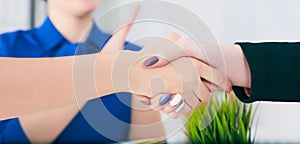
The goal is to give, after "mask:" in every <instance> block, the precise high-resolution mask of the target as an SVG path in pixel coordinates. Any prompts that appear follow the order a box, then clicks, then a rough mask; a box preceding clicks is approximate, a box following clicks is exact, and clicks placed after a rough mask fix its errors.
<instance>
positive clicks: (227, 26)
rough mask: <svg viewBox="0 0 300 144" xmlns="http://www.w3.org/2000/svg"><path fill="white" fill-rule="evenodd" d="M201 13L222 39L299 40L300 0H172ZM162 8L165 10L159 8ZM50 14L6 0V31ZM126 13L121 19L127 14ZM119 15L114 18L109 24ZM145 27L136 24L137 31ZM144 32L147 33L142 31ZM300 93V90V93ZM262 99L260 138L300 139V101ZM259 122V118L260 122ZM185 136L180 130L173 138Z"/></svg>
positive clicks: (33, 1)
mask: <svg viewBox="0 0 300 144" xmlns="http://www.w3.org/2000/svg"><path fill="white" fill-rule="evenodd" d="M132 1H136V0H103V5H102V6H100V7H99V9H98V10H97V11H96V12H95V15H99V14H101V13H103V12H105V11H106V10H109V9H111V8H113V7H116V6H117V5H121V4H124V3H128V2H132ZM167 1H169V2H173V3H176V4H178V5H180V6H183V7H185V8H186V9H188V10H190V11H192V12H193V13H195V14H197V15H198V16H199V17H200V18H201V19H202V20H203V21H204V22H205V23H206V24H207V25H208V27H209V28H210V30H211V31H212V32H213V34H214V35H215V37H216V39H217V40H218V42H219V43H233V42H235V41H255V42H259V41H299V40H300V28H299V26H300V18H299V14H300V9H299V5H300V1H299V0H288V1H287V0H276V1H274V0H243V1H241V0H209V1H208V0H185V1H182V0H167ZM153 10H155V11H158V12H159V11H161V12H162V13H163V12H164V10H156V9H155V8H153ZM46 15H47V4H46V3H45V2H44V1H43V0H0V33H4V32H9V31H14V30H16V29H29V28H32V27H36V26H39V25H40V24H41V23H42V21H43V20H44V18H45V16H46ZM122 16H123V15H122V14H120V19H121V18H122ZM117 21H118V20H110V22H109V23H108V24H107V23H106V24H104V26H103V27H106V28H107V30H106V31H110V30H109V27H110V26H111V25H112V24H113V23H114V22H115V23H117ZM147 31H149V32H153V31H157V33H159V32H160V31H161V29H160V28H159V27H147V29H143V31H142V32H147ZM139 32H140V33H141V31H139V30H135V29H133V32H132V33H131V35H130V36H134V35H135V34H134V33H139ZM141 35H143V34H141ZM299 96H300V94H299ZM258 103H259V110H258V116H259V122H258V125H257V128H256V127H254V129H255V130H256V142H261V143H264V142H269V143H273V142H277V143H278V142H279V143H280V142H282V143H287V142H289V143H300V135H299V133H300V104H299V103H272V102H256V103H255V104H258ZM254 126H255V124H254ZM183 140H184V134H183V133H182V132H179V133H178V134H177V135H175V136H173V137H171V138H170V139H169V140H168V141H169V142H179V141H183Z"/></svg>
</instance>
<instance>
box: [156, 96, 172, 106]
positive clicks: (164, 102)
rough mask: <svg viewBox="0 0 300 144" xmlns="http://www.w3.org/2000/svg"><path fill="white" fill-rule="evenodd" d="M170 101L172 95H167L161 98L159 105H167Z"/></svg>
mask: <svg viewBox="0 0 300 144" xmlns="http://www.w3.org/2000/svg"><path fill="white" fill-rule="evenodd" d="M170 99H171V95H170V94H165V95H164V96H163V97H161V98H160V100H159V105H161V106H163V105H165V104H166V103H168V102H169V100H170Z"/></svg>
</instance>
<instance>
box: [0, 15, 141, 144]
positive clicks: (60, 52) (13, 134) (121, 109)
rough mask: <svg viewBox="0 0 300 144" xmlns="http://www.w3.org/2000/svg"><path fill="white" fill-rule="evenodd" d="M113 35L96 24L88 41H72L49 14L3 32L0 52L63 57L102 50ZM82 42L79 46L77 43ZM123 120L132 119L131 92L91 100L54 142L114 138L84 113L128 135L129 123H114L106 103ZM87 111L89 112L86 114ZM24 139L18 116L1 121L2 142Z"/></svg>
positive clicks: (120, 134) (133, 47)
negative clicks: (38, 21) (42, 19)
mask: <svg viewBox="0 0 300 144" xmlns="http://www.w3.org/2000/svg"><path fill="white" fill-rule="evenodd" d="M110 37H111V35H110V34H106V33H104V32H102V31H100V30H99V28H98V27H97V26H96V25H95V24H94V25H93V27H92V30H91V32H90V34H89V36H88V38H87V40H86V42H84V43H80V44H72V43H70V42H69V41H68V40H66V39H65V38H64V37H63V36H62V35H61V34H60V33H59V32H58V31H57V29H56V28H55V27H54V25H53V24H52V23H51V21H50V19H49V18H47V19H46V20H45V22H44V23H43V24H42V25H41V27H39V28H35V29H31V30H27V31H15V32H11V33H6V34H2V35H0V56H1V57H18V58H29V57H30V58H39V57H60V56H72V55H74V54H75V53H76V54H90V53H97V52H99V51H100V50H101V49H102V47H103V46H104V45H105V44H106V42H107V41H108V40H109V38H110ZM78 45H81V46H80V47H79V48H78V49H77V50H76V48H77V46H78ZM125 49H127V50H134V51H138V50H140V47H138V46H136V45H133V44H130V43H126V44H125ZM100 101H102V102H103V104H104V106H105V108H106V109H107V110H109V112H110V113H112V114H113V116H115V117H116V118H118V119H119V120H120V121H123V122H125V123H130V118H131V108H130V107H128V106H130V104H131V96H130V94H129V93H118V94H111V95H109V96H106V97H103V98H98V99H94V100H90V101H88V102H87V103H86V105H85V106H84V107H83V109H82V110H81V112H79V113H78V114H77V115H76V116H75V117H74V119H73V120H72V121H71V122H70V124H68V126H67V127H66V128H65V129H64V130H63V132H62V133H61V134H60V135H59V136H58V137H57V139H56V140H55V141H54V143H63V142H72V143H75V142H76V143H82V142H101V143H103V142H107V143H108V142H113V141H112V140H110V139H108V138H106V137H105V136H103V135H101V134H99V133H98V132H97V131H96V130H95V129H94V128H93V127H92V126H91V125H90V124H89V122H88V121H87V120H86V119H85V117H84V116H87V117H89V115H92V116H94V117H93V121H98V122H99V123H97V126H110V128H111V129H110V131H111V130H113V131H114V134H115V135H116V136H117V137H118V138H120V140H126V139H127V138H128V133H129V127H128V126H124V125H122V126H120V125H113V124H111V122H110V121H109V120H107V119H106V118H105V115H104V116H103V115H102V111H101V109H103V106H102V105H101V104H100ZM84 114H85V115H84ZM11 142H22V143H29V140H28V138H27V137H26V135H25V133H24V131H23V130H22V128H21V126H20V123H19V120H18V118H14V119H9V120H3V121H0V143H11Z"/></svg>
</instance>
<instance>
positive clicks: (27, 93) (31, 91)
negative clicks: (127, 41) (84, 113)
mask: <svg viewBox="0 0 300 144" xmlns="http://www.w3.org/2000/svg"><path fill="white" fill-rule="evenodd" d="M95 56H96V54H94V55H85V56H78V57H77V58H78V59H80V60H81V61H86V60H89V59H92V58H94V57H95ZM114 56H115V55H114V54H113V53H111V54H99V56H98V58H99V57H101V58H99V60H101V63H98V64H99V65H95V67H101V69H99V70H100V71H101V70H103V71H105V72H102V73H101V75H99V76H98V78H99V79H101V81H102V82H103V85H101V88H99V89H98V93H97V95H95V94H93V95H89V93H87V95H86V97H84V98H83V99H82V101H86V100H89V99H92V98H96V97H98V96H104V95H106V94H107V92H113V89H112V85H110V84H111V82H107V81H109V79H107V77H109V75H110V73H109V72H108V71H107V70H111V69H110V68H107V67H109V66H110V65H111V63H112V61H113V59H114ZM74 58H75V57H63V58H43V59H15V58H0V68H1V70H0V87H1V91H0V99H1V101H0V110H1V112H0V119H6V118H9V117H15V116H19V115H23V114H28V113H33V112H39V111H42V110H47V109H51V108H56V107H60V106H64V105H67V104H76V98H75V95H74V91H73V77H72V74H73V62H74ZM106 80H107V81H106Z"/></svg>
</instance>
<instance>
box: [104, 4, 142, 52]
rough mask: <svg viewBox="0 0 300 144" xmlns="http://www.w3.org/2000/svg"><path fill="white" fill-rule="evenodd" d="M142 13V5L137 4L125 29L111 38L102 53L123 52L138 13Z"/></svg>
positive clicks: (118, 31)
mask: <svg viewBox="0 0 300 144" xmlns="http://www.w3.org/2000/svg"><path fill="white" fill-rule="evenodd" d="M139 11H140V5H139V4H137V5H136V7H135V9H134V11H133V13H132V15H131V16H130V17H129V19H128V20H127V22H126V23H125V24H124V27H122V28H121V29H119V30H117V32H116V33H115V34H113V36H112V37H111V38H110V40H109V41H108V42H107V44H106V45H105V47H104V48H103V49H102V52H113V51H118V50H123V48H124V44H125V42H126V37H127V35H128V33H129V31H130V29H131V27H132V25H133V22H134V21H135V19H136V17H137V15H138V13H139Z"/></svg>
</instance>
